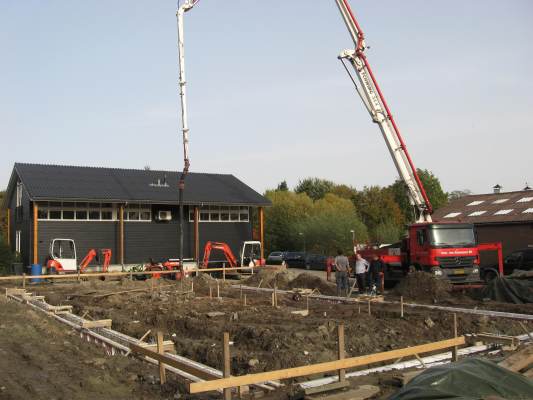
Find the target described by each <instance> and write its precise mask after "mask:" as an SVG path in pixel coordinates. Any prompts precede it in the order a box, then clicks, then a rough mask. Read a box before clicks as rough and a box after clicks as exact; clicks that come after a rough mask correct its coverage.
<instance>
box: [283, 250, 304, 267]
mask: <svg viewBox="0 0 533 400" xmlns="http://www.w3.org/2000/svg"><path fill="white" fill-rule="evenodd" d="M306 258H307V257H306V253H304V252H303V251H288V252H286V253H285V263H286V264H287V266H288V267H291V268H305V265H306Z"/></svg>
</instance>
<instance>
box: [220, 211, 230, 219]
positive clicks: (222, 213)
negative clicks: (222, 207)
mask: <svg viewBox="0 0 533 400" xmlns="http://www.w3.org/2000/svg"><path fill="white" fill-rule="evenodd" d="M220 220H221V221H229V212H221V213H220Z"/></svg>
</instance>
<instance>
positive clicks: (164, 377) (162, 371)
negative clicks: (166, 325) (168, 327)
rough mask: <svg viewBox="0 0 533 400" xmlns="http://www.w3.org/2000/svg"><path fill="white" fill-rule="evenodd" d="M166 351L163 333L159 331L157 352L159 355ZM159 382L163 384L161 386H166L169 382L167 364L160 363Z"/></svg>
mask: <svg viewBox="0 0 533 400" xmlns="http://www.w3.org/2000/svg"><path fill="white" fill-rule="evenodd" d="M164 351H165V350H164V347H163V332H161V331H157V352H158V353H159V354H163V353H164ZM159 381H160V382H161V385H164V384H165V383H166V382H167V374H166V371H165V364H163V363H162V362H161V361H159Z"/></svg>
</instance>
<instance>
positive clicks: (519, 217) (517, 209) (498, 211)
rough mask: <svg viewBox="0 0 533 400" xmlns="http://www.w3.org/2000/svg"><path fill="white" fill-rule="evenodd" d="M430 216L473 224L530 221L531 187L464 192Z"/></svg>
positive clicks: (532, 200)
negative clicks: (504, 190) (464, 194)
mask: <svg viewBox="0 0 533 400" xmlns="http://www.w3.org/2000/svg"><path fill="white" fill-rule="evenodd" d="M433 219H434V220H435V221H442V222H444V221H450V222H451V221H456V222H470V223H474V224H493V223H516V222H533V191H531V190H521V191H517V192H503V193H489V194H475V195H471V196H464V197H461V198H459V199H457V200H453V201H451V202H450V203H448V204H447V205H446V206H444V207H441V208H439V209H438V210H437V211H435V213H434V214H433Z"/></svg>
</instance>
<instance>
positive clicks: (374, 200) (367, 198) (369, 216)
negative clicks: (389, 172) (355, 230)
mask: <svg viewBox="0 0 533 400" xmlns="http://www.w3.org/2000/svg"><path fill="white" fill-rule="evenodd" d="M353 201H354V204H355V207H356V209H357V212H358V214H359V216H360V217H361V220H362V221H363V223H364V224H365V225H366V227H367V229H368V233H369V236H370V239H371V240H372V241H378V242H381V241H382V237H383V236H384V233H383V232H384V230H385V228H387V229H388V232H389V233H387V235H386V239H387V240H386V241H387V242H390V241H394V240H397V239H398V237H396V238H395V239H394V238H393V237H392V235H391V232H396V233H397V234H398V235H399V233H400V232H401V231H402V229H403V224H404V218H403V214H402V210H401V209H400V207H399V206H398V204H397V203H396V201H395V200H394V196H393V194H392V192H391V191H390V190H389V189H387V188H381V187H379V186H370V187H365V188H364V189H363V190H362V191H359V192H357V195H356V196H355V198H354V200H353ZM378 227H380V228H379V229H380V230H379V231H378ZM391 227H394V229H392V228H391ZM392 239H394V240H392Z"/></svg>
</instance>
